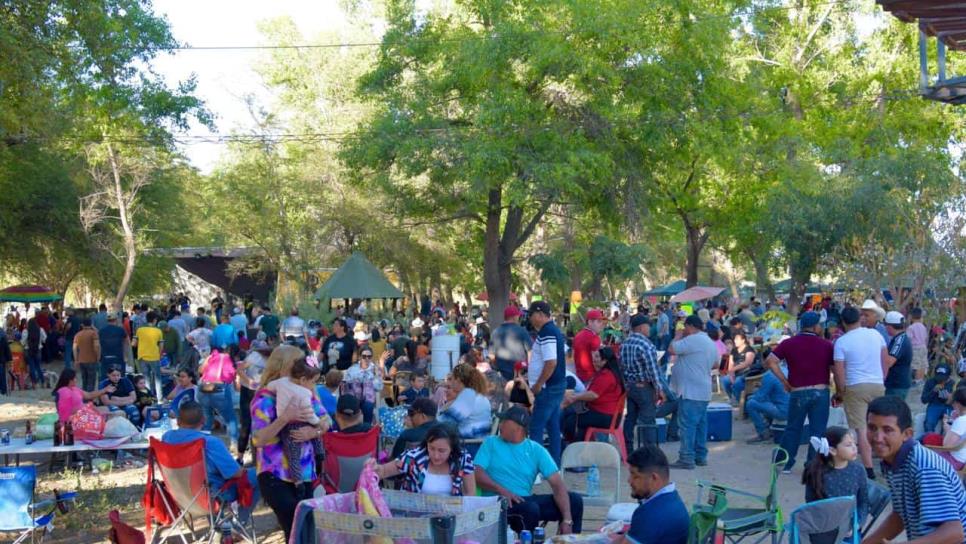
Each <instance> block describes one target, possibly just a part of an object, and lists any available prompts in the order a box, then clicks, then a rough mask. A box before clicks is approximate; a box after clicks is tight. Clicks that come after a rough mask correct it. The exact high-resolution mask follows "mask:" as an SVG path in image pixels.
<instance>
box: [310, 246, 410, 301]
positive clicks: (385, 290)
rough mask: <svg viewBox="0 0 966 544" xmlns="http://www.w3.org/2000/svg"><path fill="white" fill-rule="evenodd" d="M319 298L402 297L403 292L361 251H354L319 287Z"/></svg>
mask: <svg viewBox="0 0 966 544" xmlns="http://www.w3.org/2000/svg"><path fill="white" fill-rule="evenodd" d="M316 296H318V298H325V297H328V298H402V297H403V292H402V291H400V290H399V289H397V288H396V286H395V285H393V284H392V283H390V282H389V280H388V279H386V276H385V274H383V273H382V271H381V270H379V269H378V268H376V267H375V266H373V265H372V263H370V262H369V260H368V259H366V258H365V257H364V256H363V255H362V254H361V253H353V254H352V256H351V257H349V260H347V261H346V262H345V263H344V264H343V265H342V266H340V267H339V269H338V270H336V271H335V272H334V273H333V274H332V277H330V278H329V280H328V281H327V282H325V283H324V284H323V285H322V287H319V290H318V292H317V295H316Z"/></svg>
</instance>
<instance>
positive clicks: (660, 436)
mask: <svg viewBox="0 0 966 544" xmlns="http://www.w3.org/2000/svg"><path fill="white" fill-rule="evenodd" d="M656 421H657V443H658V444H663V443H665V442H667V420H666V419H664V418H663V417H659V418H657V420H656Z"/></svg>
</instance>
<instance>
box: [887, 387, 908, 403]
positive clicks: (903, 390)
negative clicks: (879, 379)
mask: <svg viewBox="0 0 966 544" xmlns="http://www.w3.org/2000/svg"><path fill="white" fill-rule="evenodd" d="M885 394H886V395H892V396H895V397H899V398H900V399H902V400H906V396H907V395H909V388H908V387H886V390H885Z"/></svg>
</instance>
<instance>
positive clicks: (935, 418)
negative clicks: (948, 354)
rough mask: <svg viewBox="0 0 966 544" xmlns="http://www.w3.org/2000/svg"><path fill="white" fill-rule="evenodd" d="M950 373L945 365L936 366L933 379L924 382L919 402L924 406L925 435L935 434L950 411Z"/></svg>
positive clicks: (951, 392) (951, 393) (951, 383)
mask: <svg viewBox="0 0 966 544" xmlns="http://www.w3.org/2000/svg"><path fill="white" fill-rule="evenodd" d="M951 373H952V371H951V369H950V368H949V365H947V364H946V363H941V364H939V365H936V370H935V371H934V374H933V377H931V378H929V379H928V380H926V385H925V386H924V387H923V388H922V397H921V399H920V400H922V403H923V404H925V405H926V421H925V427H924V428H925V431H926V432H927V433H931V432H935V431H936V425H937V424H938V423H939V422H940V421H942V419H943V416H945V415H947V414H948V413H949V412H950V410H951V409H950V407H949V399H950V397H952V396H953V381H952V380H951V379H949V375H950V374H951Z"/></svg>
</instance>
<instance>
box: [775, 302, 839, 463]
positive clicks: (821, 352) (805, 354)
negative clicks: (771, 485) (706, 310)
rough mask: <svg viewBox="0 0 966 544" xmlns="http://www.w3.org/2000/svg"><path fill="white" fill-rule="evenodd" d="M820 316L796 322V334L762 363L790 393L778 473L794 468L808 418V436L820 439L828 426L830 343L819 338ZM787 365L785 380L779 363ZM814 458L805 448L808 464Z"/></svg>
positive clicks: (808, 314) (810, 315)
mask: <svg viewBox="0 0 966 544" xmlns="http://www.w3.org/2000/svg"><path fill="white" fill-rule="evenodd" d="M820 319H821V316H819V314H818V313H817V312H813V311H808V312H805V313H803V314H802V315H801V316H800V318H799V330H800V332H799V333H798V334H797V335H795V336H793V337H791V338H788V339H786V340H784V341H782V343H780V344H778V345H777V346H775V349H773V350H772V351H771V354H769V355H768V359H766V360H765V363H766V364H767V365H768V367H769V368H771V371H772V372H773V373H774V374H775V376H777V377H778V380H779V381H780V382H782V385H783V386H785V391H788V392H790V393H791V398H790V399H789V402H788V420H787V422H786V425H785V432H784V433H782V440H781V444H780V447H781V448H782V449H783V450H785V451H787V452H788V455H789V458H788V459H787V460H786V461H785V468H784V470H783V471H782V472H784V473H786V474H788V473H790V472H791V470H792V467H793V466H794V465H795V455H796V454H797V453H798V445H799V444H800V443H801V442H800V441H801V434H802V432H803V430H804V426H805V416H808V434H809V436H822V435H823V434H825V427H826V426H827V425H828V416H829V375H830V373H831V370H832V364H833V363H832V355H833V352H832V343H831V342H829V341H828V340H826V339H824V338H822V337H821V336H820V334H821V332H822V325H821V324H820V323H819V321H820ZM780 361H785V364H786V365H788V377H787V378H786V377H785V374H784V373H783V372H782V371H781V368H780V367H779V362H780ZM814 456H815V448H813V447H812V446H809V447H808V460H809V461H810V460H811V459H812V457H814Z"/></svg>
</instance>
